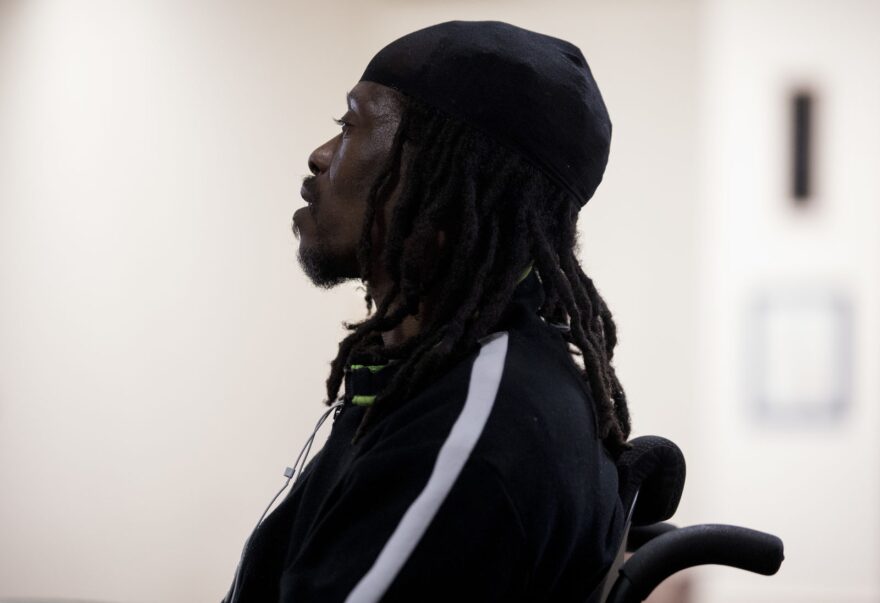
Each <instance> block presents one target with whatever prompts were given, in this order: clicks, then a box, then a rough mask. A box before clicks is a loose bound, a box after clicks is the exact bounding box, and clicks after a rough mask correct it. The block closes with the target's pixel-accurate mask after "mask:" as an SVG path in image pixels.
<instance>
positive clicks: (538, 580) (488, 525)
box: [238, 271, 623, 603]
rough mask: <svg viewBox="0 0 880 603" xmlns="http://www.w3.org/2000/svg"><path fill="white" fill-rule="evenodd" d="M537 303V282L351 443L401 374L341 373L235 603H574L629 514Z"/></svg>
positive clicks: (575, 380)
mask: <svg viewBox="0 0 880 603" xmlns="http://www.w3.org/2000/svg"><path fill="white" fill-rule="evenodd" d="M542 302H543V291H542V286H541V283H540V281H539V279H538V275H537V274H536V273H535V272H534V271H533V272H531V274H529V276H528V277H527V278H525V279H524V280H523V281H522V282H521V283H520V284H519V286H518V287H517V290H516V292H515V295H514V298H513V300H512V302H511V304H510V306H509V307H508V308H507V310H506V311H505V314H504V316H503V317H502V319H501V321H500V322H499V325H498V327H497V331H496V332H494V333H493V334H492V335H490V336H488V337H486V338H484V339H483V340H482V341H481V345H480V347H479V349H477V350H475V351H474V352H473V353H472V354H470V355H469V356H467V357H466V358H464V359H463V360H461V361H459V362H458V363H456V364H455V365H454V366H453V367H452V368H451V369H450V370H448V371H447V372H446V373H445V374H444V375H442V376H440V377H438V378H437V379H436V380H434V381H433V382H432V383H431V384H430V385H429V386H427V387H426V388H425V389H424V391H422V392H420V393H419V394H418V395H416V396H415V397H413V398H412V399H410V400H408V401H407V402H406V403H405V404H402V405H400V407H399V408H397V409H396V410H395V411H394V412H393V413H390V414H389V415H388V416H386V417H384V418H382V419H381V420H380V421H379V422H378V423H377V424H375V425H373V426H372V427H371V429H370V430H369V431H368V432H367V434H366V435H365V436H364V437H363V438H361V439H360V440H359V441H358V442H357V443H356V444H354V445H352V443H351V442H352V438H353V435H354V432H355V430H356V428H357V426H358V424H359V423H360V420H361V417H362V416H363V413H364V412H365V408H364V407H363V406H361V405H360V404H364V403H368V402H369V400H370V397H371V396H372V395H374V394H375V393H376V392H377V391H378V390H380V389H381V387H382V386H383V385H384V384H385V383H387V382H388V379H389V378H390V376H391V375H392V374H393V372H394V371H395V370H396V367H397V366H399V364H396V363H394V362H392V363H390V364H388V365H385V366H384V367H365V366H358V365H353V366H354V368H353V369H352V368H351V367H350V372H349V373H347V375H346V393H345V400H346V403H345V406H343V408H342V410H341V411H340V412H339V413H338V416H336V417H335V419H334V423H333V427H332V431H331V434H330V436H329V439H328V441H327V443H326V444H325V446H324V448H323V449H322V450H321V451H320V453H318V455H317V456H316V457H315V458H314V460H313V461H312V462H311V463H310V464H309V465H308V466H307V468H306V470H305V472H304V473H303V475H302V476H301V478H300V479H299V480H298V481H297V482H296V484H295V487H294V488H293V490H292V491H291V492H290V494H289V495H288V496H287V498H286V499H285V500H284V501H283V502H282V503H281V504H280V505H279V507H278V508H277V509H276V510H275V511H274V512H273V513H272V514H271V515H269V516H268V517H267V518H266V520H265V521H264V522H263V523H262V524H261V526H260V527H259V529H258V530H257V532H256V533H255V535H254V537H253V539H252V542H251V544H250V546H249V547H248V551H247V553H246V555H245V557H244V559H243V561H242V571H241V577H240V581H241V582H240V589H241V595H240V597H239V598H238V601H241V602H243V603H252V602H258V603H262V602H275V601H284V602H285V603H287V602H321V603H334V602H342V601H347V602H357V603H361V602H367V601H380V600H381V601H406V602H415V601H418V602H430V601H438V602H440V601H442V602H444V603H453V602H458V601H479V602H489V601H505V602H507V601H554V602H556V601H559V602H562V601H583V600H584V599H585V598H586V597H587V595H588V594H589V593H590V592H591V591H592V590H593V588H594V587H595V585H596V584H597V583H598V581H599V580H600V578H601V577H602V574H603V572H604V570H605V569H606V568H607V567H608V566H609V565H610V564H611V562H612V560H613V557H614V554H615V553H616V551H617V546H618V542H619V539H620V535H621V531H622V527H623V510H622V507H621V503H620V500H619V498H618V493H617V472H616V469H615V466H614V463H613V461H612V460H611V458H610V457H609V455H608V453H607V452H606V450H605V448H604V447H603V445H602V444H601V442H600V441H599V440H598V439H597V435H596V417H595V410H594V408H593V404H592V401H591V398H590V394H589V391H588V389H587V387H586V386H585V384H584V382H583V379H582V378H581V377H580V376H579V374H578V369H577V366H576V365H575V363H574V362H573V360H572V359H571V357H570V355H569V353H568V346H567V344H566V342H565V341H564V339H563V338H562V336H561V335H560V333H559V332H558V330H557V329H556V328H555V327H553V326H551V325H549V324H547V323H546V322H545V321H544V320H543V319H542V318H541V317H539V316H538V315H537V310H538V308H539V307H540V305H541V303H542ZM354 402H357V404H355V403H354Z"/></svg>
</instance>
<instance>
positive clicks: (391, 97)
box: [345, 82, 403, 118]
mask: <svg viewBox="0 0 880 603" xmlns="http://www.w3.org/2000/svg"><path fill="white" fill-rule="evenodd" d="M345 97H346V101H347V102H348V108H349V109H350V110H351V111H353V112H354V113H357V114H361V115H367V116H370V117H376V118H381V117H394V118H396V117H399V116H400V112H401V110H402V107H403V96H402V95H401V94H400V93H399V92H397V91H396V90H394V89H392V88H389V87H387V86H383V85H382V84H376V83H374V82H358V84H357V85H356V86H355V87H354V88H352V89H351V91H350V92H348V93H347V94H346V95H345Z"/></svg>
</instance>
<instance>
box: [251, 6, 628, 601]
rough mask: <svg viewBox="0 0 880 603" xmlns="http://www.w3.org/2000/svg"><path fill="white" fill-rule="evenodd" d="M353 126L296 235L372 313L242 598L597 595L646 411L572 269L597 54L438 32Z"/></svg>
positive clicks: (376, 89) (256, 543)
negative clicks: (357, 288) (623, 379)
mask: <svg viewBox="0 0 880 603" xmlns="http://www.w3.org/2000/svg"><path fill="white" fill-rule="evenodd" d="M338 122H339V124H340V125H341V132H340V133H339V134H338V135H337V136H335V137H334V138H332V139H331V140H329V141H328V142H326V143H324V144H323V145H321V146H320V147H318V148H317V149H316V150H315V151H314V152H313V153H312V155H311V157H310V158H309V169H310V170H311V172H312V174H313V176H311V177H309V178H307V179H306V180H305V182H304V184H303V189H302V194H303V197H304V199H305V200H306V201H307V202H308V206H307V207H304V208H302V209H300V210H298V211H297V212H296V214H295V215H294V231H295V233H296V234H297V237H298V239H299V243H300V247H299V261H300V263H301V265H302V267H303V269H304V270H305V272H306V274H307V275H308V276H309V278H310V279H311V280H312V281H313V282H314V283H315V284H316V285H318V286H322V287H332V286H334V285H336V284H338V283H341V282H344V281H346V280H350V279H361V280H362V281H363V282H364V283H365V285H366V291H367V294H366V302H367V311H368V318H366V319H365V320H363V321H362V322H359V323H356V324H353V325H347V327H348V329H349V330H350V331H351V333H350V334H349V335H348V336H347V337H346V338H345V339H344V340H343V341H342V342H341V343H340V346H339V353H338V355H337V357H336V358H335V359H334V360H333V362H332V364H331V373H330V376H329V378H328V380H327V399H328V403H329V401H334V400H336V399H337V396H338V394H339V390H340V388H341V387H342V386H343V384H344V386H345V393H344V395H343V396H342V397H341V400H342V401H341V403H340V404H341V406H339V408H337V409H336V412H337V414H336V415H335V416H334V420H333V421H334V422H333V428H332V432H331V434H330V436H329V439H328V441H327V443H326V445H325V446H324V448H323V449H322V450H321V452H320V453H319V454H318V455H317V456H316V458H315V459H314V460H313V461H312V462H311V463H310V464H309V465H308V467H307V468H306V470H305V471H304V472H303V473H302V475H301V477H300V478H299V479H298V481H297V482H296V483H295V486H294V488H293V490H292V491H291V492H290V494H289V495H288V496H287V498H286V499H285V500H284V501H283V502H282V503H281V505H279V507H278V508H277V509H276V510H275V511H274V512H273V513H272V514H271V515H269V516H268V518H266V520H265V521H264V522H262V523H261V524H260V526H259V528H258V529H257V530H256V531H255V533H254V535H253V537H252V538H251V539H250V541H249V543H248V545H246V547H245V548H246V550H245V553H244V555H243V558H242V561H241V564H240V568H239V573H238V575H237V577H236V581H235V585H234V591H235V595H234V597H233V598H234V600H235V601H285V602H288V601H321V602H333V601H349V602H366V601H380V600H381V601H420V602H424V601H444V602H450V601H584V600H586V599H587V597H588V596H589V595H590V594H591V592H592V591H593V590H594V589H595V588H596V586H597V585H598V583H599V582H600V580H601V578H602V576H603V574H604V572H605V571H606V570H607V568H608V566H609V565H610V563H611V561H612V559H613V557H614V554H615V553H616V551H617V548H618V545H619V541H620V537H621V531H622V525H623V511H622V509H621V503H620V501H619V498H618V494H617V473H616V468H615V465H614V458H615V456H616V455H617V454H619V452H620V451H621V450H622V449H624V448H625V447H626V443H625V442H626V439H627V437H628V434H629V416H628V411H627V406H626V399H625V396H624V393H623V390H622V388H621V387H620V384H619V383H618V380H617V378H616V376H615V373H614V370H613V368H612V367H611V359H612V355H613V350H614V347H615V345H616V330H615V326H614V322H613V320H612V318H611V314H610V312H609V311H608V308H607V307H606V305H605V303H604V301H603V300H602V298H601V297H600V296H599V294H598V292H597V291H596V289H595V287H594V286H593V283H592V281H591V280H590V279H589V278H588V277H587V276H586V275H585V274H584V272H583V271H582V270H581V268H580V266H579V264H578V260H577V250H576V240H577V230H576V225H577V217H578V212H579V210H580V208H581V207H582V206H583V205H584V204H585V203H586V202H587V200H588V199H589V198H590V197H591V196H592V194H593V192H594V191H595V189H596V187H597V186H598V184H599V182H600V180H601V178H602V174H603V172H604V169H605V164H606V161H607V158H608V149H609V142H610V135H611V124H610V121H609V119H608V115H607V112H606V110H605V106H604V104H603V101H602V97H601V95H600V94H599V90H598V88H597V87H596V84H595V82H594V81H593V78H592V75H591V73H590V70H589V67H588V66H587V64H586V61H585V60H584V58H583V55H582V54H581V52H580V51H579V50H578V49H577V48H576V47H575V46H573V45H571V44H569V43H568V42H565V41H562V40H558V39H555V38H551V37H548V36H543V35H540V34H537V33H534V32H530V31H527V30H523V29H520V28H517V27H513V26H511V25H507V24H504V23H497V22H450V23H444V24H441V25H437V26H434V27H429V28H427V29H423V30H420V31H417V32H415V33H413V34H410V35H408V36H404V37H403V38H401V39H399V40H397V41H395V42H393V43H392V44H390V45H388V46H387V47H386V48H384V49H383V50H382V51H380V52H379V53H378V54H377V55H376V56H375V57H374V58H373V60H372V61H371V62H370V64H369V65H368V67H367V69H366V71H365V73H364V75H363V77H362V78H361V81H360V82H359V83H358V84H357V85H356V86H355V87H354V88H353V89H352V90H351V91H350V93H349V94H348V111H347V112H346V113H345V114H344V115H343V116H342V117H341V118H340V119H339V120H338ZM374 303H375V306H376V309H375V312H372V313H371V310H372V307H373V304H374ZM573 354H574V355H577V356H578V357H579V358H582V360H583V362H582V364H583V367H581V366H579V364H578V363H576V362H575V361H574V359H573V358H572V355H573Z"/></svg>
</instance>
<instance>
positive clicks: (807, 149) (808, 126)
mask: <svg viewBox="0 0 880 603" xmlns="http://www.w3.org/2000/svg"><path fill="white" fill-rule="evenodd" d="M814 106H815V103H814V99H813V95H812V94H811V93H810V92H806V91H803V90H801V91H798V92H795V94H794V95H793V96H792V99H791V115H792V122H791V123H792V136H791V141H792V149H791V158H792V161H791V168H792V170H791V176H792V183H791V186H792V188H791V193H792V197H793V198H794V202H795V205H797V206H805V205H807V204H808V203H809V201H810V198H811V196H812V193H813V178H812V176H813V174H812V172H813V165H812V164H813V148H812V146H813V119H814Z"/></svg>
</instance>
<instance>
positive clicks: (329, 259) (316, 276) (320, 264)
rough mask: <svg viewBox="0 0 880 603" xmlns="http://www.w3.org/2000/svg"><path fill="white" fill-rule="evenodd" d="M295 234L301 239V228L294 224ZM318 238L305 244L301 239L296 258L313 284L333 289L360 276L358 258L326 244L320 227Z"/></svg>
mask: <svg viewBox="0 0 880 603" xmlns="http://www.w3.org/2000/svg"><path fill="white" fill-rule="evenodd" d="M293 234H294V236H295V237H296V238H297V239H300V233H299V229H298V228H297V227H296V224H294V225H293ZM316 239H317V240H315V241H313V242H312V243H311V244H309V245H304V244H303V243H302V240H300V245H299V251H298V252H297V254H296V259H297V261H298V262H299V265H300V267H301V268H302V270H303V272H304V273H305V275H306V276H307V277H308V278H309V280H310V281H312V284H313V285H315V286H316V287H321V288H322V289H332V288H333V287H336V286H337V285H340V284H342V283H344V282H346V281H350V280H353V279H359V278H360V270H359V267H358V263H357V259H356V258H355V257H352V256H351V254H345V253H340V252H339V251H338V250H335V249H332V248H330V247H329V246H328V245H326V244H325V240H324V238H323V237H322V236H321V233H320V229H319V232H318V233H317V237H316Z"/></svg>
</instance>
